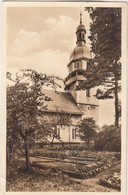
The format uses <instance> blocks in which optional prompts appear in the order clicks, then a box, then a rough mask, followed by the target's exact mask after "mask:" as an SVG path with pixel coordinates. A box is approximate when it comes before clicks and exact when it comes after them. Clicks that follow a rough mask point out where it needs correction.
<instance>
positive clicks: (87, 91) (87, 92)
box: [86, 89, 90, 97]
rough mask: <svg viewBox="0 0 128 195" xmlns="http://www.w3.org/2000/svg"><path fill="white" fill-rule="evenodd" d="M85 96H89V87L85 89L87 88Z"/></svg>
mask: <svg viewBox="0 0 128 195" xmlns="http://www.w3.org/2000/svg"><path fill="white" fill-rule="evenodd" d="M86 96H87V97H90V89H87V90H86Z"/></svg>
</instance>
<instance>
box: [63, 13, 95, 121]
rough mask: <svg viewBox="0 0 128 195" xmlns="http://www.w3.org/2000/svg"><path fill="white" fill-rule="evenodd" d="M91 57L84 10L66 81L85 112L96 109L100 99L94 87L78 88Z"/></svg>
mask: <svg viewBox="0 0 128 195" xmlns="http://www.w3.org/2000/svg"><path fill="white" fill-rule="evenodd" d="M91 58H92V56H91V52H90V49H89V48H88V47H87V46H86V29H85V26H84V25H83V23H82V12H80V24H79V25H78V27H77V30H76V47H75V48H74V50H73V51H72V53H71V55H70V60H69V63H68V65H67V67H68V71H69V74H68V76H67V77H66V78H65V80H64V83H65V90H66V91H67V92H70V93H71V94H72V96H73V98H74V100H75V102H76V104H77V105H78V106H79V108H80V109H81V110H83V109H84V111H85V112H86V111H87V110H90V108H91V109H93V110H94V109H95V108H96V107H97V106H98V100H97V99H96V98H95V96H94V95H95V92H96V90H95V89H94V88H91V89H87V90H78V89H77V86H78V85H79V83H80V82H82V81H84V80H86V78H85V76H84V73H85V71H86V69H87V66H88V62H89V60H90V59H91ZM96 110H97V109H96ZM86 115H87V112H86ZM89 116H91V115H89ZM94 118H95V117H94Z"/></svg>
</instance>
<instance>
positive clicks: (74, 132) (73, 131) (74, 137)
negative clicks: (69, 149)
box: [72, 129, 76, 139]
mask: <svg viewBox="0 0 128 195" xmlns="http://www.w3.org/2000/svg"><path fill="white" fill-rule="evenodd" d="M72 139H76V129H72Z"/></svg>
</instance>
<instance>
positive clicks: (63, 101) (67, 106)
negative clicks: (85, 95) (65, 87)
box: [43, 89, 82, 115]
mask: <svg viewBox="0 0 128 195" xmlns="http://www.w3.org/2000/svg"><path fill="white" fill-rule="evenodd" d="M43 93H44V94H45V96H47V97H48V98H50V99H51V101H46V105H47V109H46V110H45V111H46V112H59V113H60V112H62V113H71V114H79V115H82V113H81V111H80V110H79V108H78V107H77V104H76V103H75V101H74V99H73V97H72V95H71V94H70V93H68V92H58V91H57V92H55V91H53V90H46V89H45V90H43Z"/></svg>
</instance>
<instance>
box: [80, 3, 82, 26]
mask: <svg viewBox="0 0 128 195" xmlns="http://www.w3.org/2000/svg"><path fill="white" fill-rule="evenodd" d="M80 24H82V7H81V8H80Z"/></svg>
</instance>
